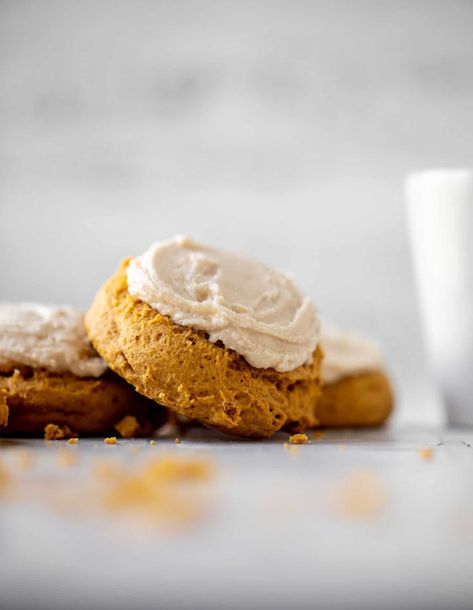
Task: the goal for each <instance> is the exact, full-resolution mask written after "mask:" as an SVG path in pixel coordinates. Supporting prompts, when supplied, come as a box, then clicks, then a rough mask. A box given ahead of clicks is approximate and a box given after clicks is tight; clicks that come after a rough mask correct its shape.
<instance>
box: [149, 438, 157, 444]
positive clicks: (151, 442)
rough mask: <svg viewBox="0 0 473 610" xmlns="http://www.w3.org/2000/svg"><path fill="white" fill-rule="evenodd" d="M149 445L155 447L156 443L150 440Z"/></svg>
mask: <svg viewBox="0 0 473 610" xmlns="http://www.w3.org/2000/svg"><path fill="white" fill-rule="evenodd" d="M149 444H150V445H156V444H157V443H156V441H155V440H153V439H151V440H150V442H149Z"/></svg>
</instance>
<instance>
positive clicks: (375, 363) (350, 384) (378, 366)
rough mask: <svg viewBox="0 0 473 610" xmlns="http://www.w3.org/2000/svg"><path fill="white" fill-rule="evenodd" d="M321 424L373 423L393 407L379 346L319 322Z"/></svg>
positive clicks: (365, 424)
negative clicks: (321, 359)
mask: <svg viewBox="0 0 473 610" xmlns="http://www.w3.org/2000/svg"><path fill="white" fill-rule="evenodd" d="M321 345H322V349H323V352H324V359H323V363H322V380H323V386H322V396H321V397H320V399H319V400H318V402H317V406H316V415H317V419H318V420H319V424H320V425H321V426H376V425H380V424H382V423H384V422H385V421H386V419H387V418H388V416H389V414H390V413H391V411H392V409H393V407H394V395H393V391H392V387H391V382H390V380H389V377H388V375H387V373H386V370H385V367H384V362H383V357H382V354H381V350H380V349H379V347H378V346H377V345H376V344H375V343H374V342H372V341H370V340H368V339H366V338H365V337H361V336H359V335H355V334H353V333H347V332H343V331H341V330H340V329H338V328H335V327H333V326H330V325H328V324H326V323H323V324H322V333H321Z"/></svg>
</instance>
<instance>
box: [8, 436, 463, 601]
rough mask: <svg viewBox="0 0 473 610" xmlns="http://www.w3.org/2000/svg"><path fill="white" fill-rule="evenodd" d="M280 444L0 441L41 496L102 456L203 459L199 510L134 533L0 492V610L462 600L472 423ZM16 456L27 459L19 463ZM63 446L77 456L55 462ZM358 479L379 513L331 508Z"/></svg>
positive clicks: (75, 478)
mask: <svg viewBox="0 0 473 610" xmlns="http://www.w3.org/2000/svg"><path fill="white" fill-rule="evenodd" d="M286 440H287V435H285V434H280V435H277V436H276V437H275V438H274V439H272V440H271V441H267V442H244V441H235V440H231V439H230V440H229V439H226V438H224V437H223V436H222V435H219V434H217V433H212V432H208V431H203V430H197V429H195V430H193V431H191V432H190V434H189V435H188V436H187V437H186V438H184V439H183V441H182V443H181V444H180V445H176V444H175V443H174V440H173V439H160V440H158V442H157V445H156V446H150V445H149V444H147V443H146V441H144V440H128V441H120V442H119V445H118V446H106V445H104V444H103V443H102V442H101V440H100V439H99V440H82V439H81V440H80V442H79V445H78V446H76V447H70V446H66V445H65V443H64V442H57V443H54V444H53V445H52V446H51V444H49V445H47V444H46V443H45V442H44V441H33V440H29V441H28V440H21V441H17V440H2V441H0V462H1V463H2V464H3V466H4V469H6V470H7V472H10V473H13V474H14V478H16V479H19V480H23V483H24V484H25V485H26V487H28V485H30V484H31V485H34V484H35V482H37V481H39V480H42V479H43V480H44V481H47V483H45V485H44V493H45V494H50V495H51V496H54V494H56V493H57V491H58V489H59V488H60V487H61V486H63V484H64V482H65V481H67V482H68V483H71V481H72V482H77V484H78V485H79V484H80V483H81V482H83V481H84V478H86V477H88V476H90V466H91V464H92V463H93V462H94V460H97V459H101V458H104V457H106V458H113V460H118V461H119V463H120V464H121V466H122V467H123V468H127V467H130V466H133V465H135V466H136V465H138V466H139V464H140V461H143V463H145V462H146V460H148V459H149V458H150V457H152V456H159V455H164V454H167V455H169V454H172V455H178V456H186V457H187V456H194V455H197V456H206V457H208V458H209V459H210V460H211V461H212V462H213V463H214V465H215V475H214V477H213V479H212V480H211V482H210V483H209V487H208V500H209V507H208V510H206V511H205V513H204V515H203V518H202V519H201V520H199V521H197V522H196V523H193V524H192V525H190V526H189V527H184V528H177V529H176V530H173V531H172V532H163V531H160V530H158V529H154V528H151V529H149V528H144V530H143V531H142V532H141V533H140V534H138V535H137V534H136V532H133V531H132V530H130V529H127V528H123V527H120V526H119V525H118V522H115V521H114V518H112V517H111V516H100V515H89V516H82V517H77V516H76V515H74V514H69V513H68V512H65V513H64V514H60V513H58V512H56V511H53V510H50V509H49V508H48V507H47V504H44V505H43V504H42V503H41V502H40V503H38V501H37V499H36V500H33V499H32V498H30V499H28V494H26V495H24V496H23V498H22V499H17V500H14V499H11V500H7V499H4V500H3V501H1V502H0V534H1V536H0V540H1V543H0V566H1V567H0V592H1V595H0V607H2V608H33V607H34V608H49V609H55V608H58V609H59V608H61V609H63V608H68V609H71V608H95V609H97V608H198V609H200V608H202V609H206V610H208V609H210V608H243V607H245V608H345V607H346V608H442V609H444V608H468V607H470V608H471V607H473V430H471V429H470V430H463V431H462V430H445V429H441V428H433V427H432V428H429V427H426V426H420V427H415V426H413V425H411V426H409V427H406V426H404V427H403V426H399V425H398V426H395V427H391V428H387V429H384V430H372V431H362V430H360V431H332V432H327V433H326V434H325V436H324V437H323V438H320V439H313V440H312V442H311V443H310V444H309V445H304V446H301V447H300V448H299V450H296V451H292V450H289V451H288V450H287V448H285V447H284V441H286ZM422 447H431V448H432V449H433V458H432V459H431V460H425V459H423V458H422V456H421V455H420V453H419V449H421V448H422ZM137 448H139V449H137ZM25 450H27V451H28V454H29V455H30V457H32V458H33V460H32V461H33V464H32V466H30V467H28V468H23V469H21V468H20V467H19V466H18V464H19V463H20V461H19V458H20V457H21V456H22V455H24V453H25ZM69 450H72V451H76V452H77V453H76V454H75V455H77V457H78V461H77V463H76V464H75V465H72V466H70V467H68V468H61V467H59V466H58V455H60V454H61V452H63V453H64V452H65V451H69ZM360 474H361V476H368V477H369V478H370V480H372V481H374V483H375V487H376V489H375V492H376V493H378V495H380V498H378V499H380V500H381V502H380V506H379V507H378V510H375V511H374V512H373V514H367V515H363V514H359V513H357V512H356V511H355V512H354V513H353V514H352V513H351V512H350V511H348V512H345V513H344V512H343V511H342V512H340V510H338V509H335V506H336V504H334V498H339V499H340V497H341V495H340V494H341V493H343V492H342V490H343V489H346V486H347V482H349V481H350V480H354V478H355V479H356V477H357V476H359V475H360ZM348 484H349V483H348ZM206 493H207V492H206ZM376 493H375V495H376ZM79 502H80V499H79ZM368 512H369V511H368Z"/></svg>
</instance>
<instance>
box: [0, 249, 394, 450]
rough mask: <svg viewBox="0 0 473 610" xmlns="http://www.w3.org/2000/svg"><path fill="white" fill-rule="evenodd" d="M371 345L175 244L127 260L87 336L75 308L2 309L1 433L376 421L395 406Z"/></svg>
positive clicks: (241, 271)
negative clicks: (177, 421)
mask: <svg viewBox="0 0 473 610" xmlns="http://www.w3.org/2000/svg"><path fill="white" fill-rule="evenodd" d="M92 346H93V347H92ZM367 346H368V344H367V343H366V342H364V341H363V340H359V339H358V340H355V339H354V338H353V337H351V338H350V337H348V338H347V337H346V336H344V335H343V334H341V333H340V332H339V331H333V330H330V329H329V328H328V327H325V326H323V327H322V329H321V324H320V321H319V318H318V315H317V312H316V309H315V307H314V305H313V304H312V302H311V301H310V299H309V298H308V297H307V296H305V295H303V294H302V293H301V292H300V290H299V289H298V288H297V286H296V285H295V283H294V281H293V279H292V278H291V277H290V276H288V275H287V274H285V273H281V272H279V271H276V270H274V269H272V268H270V267H268V266H266V265H264V264H262V263H260V262H258V261H256V260H254V259H252V258H249V257H245V256H240V255H236V254H232V253H229V252H226V251H224V250H220V249H217V248H211V247H208V246H204V245H201V244H198V243H196V242H194V241H192V240H191V239H189V238H186V237H176V238H174V239H172V240H169V241H167V242H163V243H157V244H154V245H153V246H151V247H150V248H149V249H148V250H147V251H146V252H145V253H144V254H143V255H142V256H139V257H137V258H133V259H127V260H125V261H124V262H123V263H122V264H121V265H120V267H119V269H118V271H117V272H116V274H115V275H114V276H113V277H112V278H111V279H109V280H108V281H107V282H106V283H105V284H104V285H103V286H102V288H101V289H100V290H99V292H98V294H97V296H96V298H95V301H94V303H93V304H92V307H91V308H90V310H89V311H88V312H87V314H86V316H85V326H84V323H83V316H82V314H81V313H79V312H77V311H75V310H73V309H71V308H54V307H44V306H40V305H28V304H17V305H12V304H3V305H1V304H0V434H1V433H7V434H31V435H37V434H40V433H42V432H43V430H44V427H45V426H46V425H47V424H49V423H53V424H55V425H56V426H58V427H59V428H60V430H62V431H63V433H64V434H66V435H70V434H72V433H76V434H80V435H86V434H88V435H99V434H105V433H107V432H108V431H110V430H113V429H114V428H115V429H120V422H122V421H123V419H124V418H125V419H126V421H127V422H128V423H130V422H133V423H132V425H131V426H130V425H126V426H123V425H122V427H121V428H122V429H123V430H127V431H128V432H127V435H134V434H140V433H141V434H149V433H150V431H151V430H152V429H153V428H155V427H156V426H158V425H159V424H160V423H162V422H163V421H164V419H165V417H166V413H167V412H170V413H175V414H178V415H179V416H184V417H186V418H188V419H189V420H192V421H194V422H199V423H200V424H202V425H204V426H207V427H209V428H214V429H217V430H220V431H223V432H225V433H228V434H232V435H238V436H244V437H256V438H265V437H266V438H267V437H270V436H271V435H272V434H273V433H274V432H276V431H278V430H280V429H287V430H291V431H303V430H305V429H306V428H308V427H314V426H320V425H330V426H332V425H374V424H380V423H382V422H384V421H385V419H386V418H387V417H388V415H389V413H390V411H391V409H392V404H393V398H392V392H391V389H390V384H389V380H388V379H387V377H386V375H385V373H384V367H383V364H382V360H381V357H380V355H379V352H378V351H377V350H376V347H375V346H373V345H371V344H369V347H367ZM164 407H166V408H167V410H168V411H166V409H164ZM2 423H3V427H2V426H1V424H2ZM117 426H118V427H117ZM130 430H131V433H130Z"/></svg>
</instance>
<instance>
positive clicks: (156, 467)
mask: <svg viewBox="0 0 473 610" xmlns="http://www.w3.org/2000/svg"><path fill="white" fill-rule="evenodd" d="M211 473H212V468H211V464H210V463H209V462H208V461H207V460H202V459H187V460H184V459H175V458H172V457H167V458H154V459H152V460H150V461H149V462H148V463H147V464H145V466H144V467H142V468H140V469H139V470H138V471H137V472H132V473H130V472H125V473H123V472H121V471H120V472H119V476H118V477H117V478H113V479H112V480H110V481H109V483H110V485H109V486H108V490H107V489H105V495H104V498H103V502H104V507H105V508H106V509H109V510H113V511H120V512H123V511H130V510H131V511H132V512H133V513H134V514H135V515H136V514H140V515H142V516H143V517H146V518H149V519H151V520H153V521H157V522H158V523H160V522H161V524H163V525H172V524H176V525H177V524H186V523H188V522H192V521H194V520H195V519H196V518H197V517H199V516H200V514H201V512H202V507H201V506H200V505H201V503H202V502H201V501H202V496H199V495H194V494H195V493H198V488H195V483H201V482H203V481H204V482H205V481H207V480H208V479H209V478H210V475H211ZM190 494H192V495H190Z"/></svg>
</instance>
